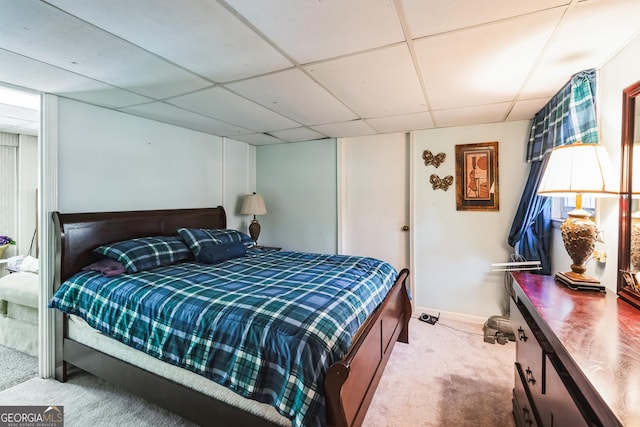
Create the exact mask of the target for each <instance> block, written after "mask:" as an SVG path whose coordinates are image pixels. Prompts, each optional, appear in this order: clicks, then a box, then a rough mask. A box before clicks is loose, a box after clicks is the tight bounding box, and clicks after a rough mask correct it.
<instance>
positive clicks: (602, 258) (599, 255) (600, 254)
mask: <svg viewBox="0 0 640 427" xmlns="http://www.w3.org/2000/svg"><path fill="white" fill-rule="evenodd" d="M591 256H592V257H593V259H595V260H596V261H598V262H602V263H605V262H607V253H606V252H605V251H593V253H592V255H591Z"/></svg>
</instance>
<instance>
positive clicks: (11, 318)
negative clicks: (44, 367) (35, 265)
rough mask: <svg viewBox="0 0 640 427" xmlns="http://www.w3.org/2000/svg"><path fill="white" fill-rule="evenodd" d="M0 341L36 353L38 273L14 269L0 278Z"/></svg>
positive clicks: (17, 348) (11, 346)
mask: <svg viewBox="0 0 640 427" xmlns="http://www.w3.org/2000/svg"><path fill="white" fill-rule="evenodd" d="M0 345H3V346H5V347H9V348H13V349H14V350H18V351H21V352H23V353H26V354H30V355H31V356H36V355H37V354H38V275H37V274H35V273H30V272H17V273H11V274H8V275H6V276H4V277H2V278H0Z"/></svg>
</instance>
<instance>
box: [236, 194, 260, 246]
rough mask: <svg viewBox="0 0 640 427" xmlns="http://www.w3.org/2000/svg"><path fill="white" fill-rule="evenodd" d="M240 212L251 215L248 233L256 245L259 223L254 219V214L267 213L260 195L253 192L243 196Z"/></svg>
mask: <svg viewBox="0 0 640 427" xmlns="http://www.w3.org/2000/svg"><path fill="white" fill-rule="evenodd" d="M240 213H241V214H242V215H253V221H251V225H249V235H250V236H251V239H252V240H253V243H254V244H255V245H256V246H257V245H258V236H260V223H259V222H258V220H257V219H256V215H265V214H266V213H267V208H266V207H265V205H264V199H263V198H262V196H261V195H260V194H256V193H255V192H254V193H253V194H248V195H246V196H244V202H243V203H242V209H240Z"/></svg>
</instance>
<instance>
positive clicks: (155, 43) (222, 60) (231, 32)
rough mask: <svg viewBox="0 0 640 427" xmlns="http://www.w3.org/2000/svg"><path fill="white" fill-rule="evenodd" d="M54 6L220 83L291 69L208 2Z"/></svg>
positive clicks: (69, 2)
mask: <svg viewBox="0 0 640 427" xmlns="http://www.w3.org/2000/svg"><path fill="white" fill-rule="evenodd" d="M49 3H51V4H54V5H56V6H57V7H59V8H61V9H63V10H65V11H67V12H69V13H71V14H73V15H75V16H77V17H79V18H81V19H83V20H85V21H88V22H91V23H92V24H94V25H96V26H98V27H100V28H103V29H105V30H107V31H109V32H110V33H113V34H115V35H117V36H119V37H122V38H124V39H126V40H129V41H131V42H133V43H135V44H136V45H138V46H140V47H143V48H144V49H146V50H148V51H150V52H153V53H155V54H157V55H159V56H162V57H164V58H167V59H168V60H170V61H171V62H173V63H175V64H178V65H180V66H182V67H184V68H187V69H190V70H192V71H194V72H195V73H198V74H199V75H201V76H204V77H206V78H208V79H211V80H212V81H215V82H225V81H230V80H237V79H241V78H245V77H248V76H252V75H256V74H263V73H268V72H271V71H275V70H279V69H283V68H287V67H290V66H291V65H292V64H291V62H290V61H289V60H287V59H286V58H285V57H284V56H283V55H282V54H280V53H279V52H278V51H277V50H276V49H275V48H274V47H272V46H271V45H270V44H269V43H267V42H266V41H265V40H263V39H262V38H260V37H259V36H258V35H257V34H256V33H254V32H253V31H251V30H250V29H249V28H247V27H246V26H245V25H244V24H243V23H242V22H241V21H240V20H239V19H238V18H237V17H236V16H234V15H233V14H232V13H230V12H229V11H227V10H226V9H225V8H224V7H223V6H221V5H220V4H219V3H217V2H214V1H208V0H180V2H179V7H176V5H177V3H176V2H175V0H136V1H133V2H132V1H130V0H109V1H108V2H85V1H77V0H49Z"/></svg>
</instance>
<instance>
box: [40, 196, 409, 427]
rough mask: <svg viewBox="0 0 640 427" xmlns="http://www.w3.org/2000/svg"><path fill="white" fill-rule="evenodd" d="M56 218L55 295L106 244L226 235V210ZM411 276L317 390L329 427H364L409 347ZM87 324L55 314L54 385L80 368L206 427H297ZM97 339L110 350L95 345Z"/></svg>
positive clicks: (396, 285)
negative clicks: (393, 362)
mask: <svg viewBox="0 0 640 427" xmlns="http://www.w3.org/2000/svg"><path fill="white" fill-rule="evenodd" d="M53 219H54V223H55V226H56V236H57V246H56V265H57V266H56V273H55V280H54V282H55V283H54V292H55V291H57V289H58V288H59V287H60V285H61V284H63V282H65V281H67V279H69V278H71V277H72V276H74V275H75V274H76V273H78V272H80V271H81V270H82V269H83V267H85V266H87V265H88V264H90V263H92V262H94V261H95V260H96V255H95V254H94V252H93V250H94V249H95V248H96V247H98V246H100V245H102V244H105V243H111V242H116V241H121V240H127V239H132V238H139V237H145V236H171V235H175V234H176V230H177V229H179V228H181V227H182V228H194V229H198V228H200V229H202V228H206V229H225V228H226V214H225V211H224V209H223V208H222V207H217V208H206V209H178V210H156V211H131V212H104V213H81V214H61V213H54V214H53ZM280 256H281V257H285V256H297V255H295V254H281V255H280ZM408 274H409V272H408V270H406V269H405V270H402V271H400V272H399V273H397V275H396V276H395V277H394V278H395V280H394V281H393V283H392V284H391V285H390V290H389V292H388V293H387V294H386V296H384V297H383V300H382V302H381V303H380V304H378V305H377V306H376V307H375V308H374V309H373V310H372V312H371V314H370V315H369V316H368V317H367V318H366V319H365V320H364V321H363V322H362V324H361V325H359V326H358V328H357V330H356V331H355V332H353V334H352V338H353V340H352V341H351V342H350V345H349V347H348V348H347V349H346V350H345V351H344V355H343V357H341V358H340V359H339V360H336V361H333V362H332V363H331V365H330V366H329V367H328V368H327V369H326V372H323V373H322V376H321V378H322V380H319V382H322V384H317V388H319V389H320V390H321V394H322V395H323V399H324V404H323V411H326V414H325V419H326V425H328V426H357V425H360V424H361V423H362V421H363V419H364V417H365V414H366V411H367V408H368V406H369V404H370V402H371V399H372V397H373V394H374V393H375V389H376V387H377V384H378V381H379V379H380V376H381V375H382V372H383V370H384V367H385V365H386V363H387V361H388V358H389V356H390V354H391V351H392V349H393V347H394V345H395V342H396V341H401V342H404V343H408V324H409V319H410V315H411V303H410V300H409V297H408V291H407V288H406V279H407V277H408ZM82 323H83V322H82V321H79V320H78V319H77V318H76V316H73V315H69V314H63V313H62V312H60V311H58V310H56V378H57V379H58V380H60V381H66V379H67V377H68V372H69V369H70V368H71V367H77V368H80V369H82V370H85V371H87V372H90V373H92V374H94V375H96V376H98V377H101V378H104V379H105V380H107V381H109V382H111V383H113V384H114V385H117V386H120V387H123V388H125V389H127V390H129V391H132V392H134V393H136V394H138V395H140V396H142V397H144V398H146V399H147V400H149V401H151V402H153V403H156V404H159V405H160V406H163V407H165V408H167V409H168V410H170V411H172V412H175V413H177V414H179V415H181V416H183V417H185V418H187V419H190V420H192V421H194V422H196V423H198V424H201V425H208V424H211V423H212V422H213V421H212V420H215V422H216V423H220V424H222V425H226V424H234V425H247V426H256V425H262V426H273V425H291V421H290V420H289V419H287V418H286V417H283V416H282V414H281V413H275V414H274V411H273V410H272V409H273V407H272V406H271V405H268V404H267V405H264V404H261V403H256V405H257V406H258V408H257V409H256V408H255V407H254V406H256V405H254V403H253V402H252V401H251V399H244V398H239V399H240V400H239V401H238V399H237V398H236V397H234V396H233V395H234V393H229V392H228V390H225V389H224V388H223V387H221V388H222V389H223V390H214V391H211V390H209V386H208V383H213V381H208V380H206V379H203V377H202V376H200V375H197V374H195V373H193V372H189V371H187V370H185V369H181V368H180V367H177V366H165V365H170V364H167V363H164V362H161V361H159V360H157V359H156V360H149V359H145V358H144V357H149V355H147V354H144V353H142V352H139V351H138V350H134V349H130V348H123V347H126V346H124V345H122V344H121V343H119V342H116V341H115V340H113V339H111V338H106V339H103V338H102V337H101V336H100V335H101V334H98V333H95V332H93V333H91V332H86V330H87V329H88V328H86V325H85V326H82ZM89 329H90V328H89ZM83 330H84V331H85V332H82V331H83ZM98 340H101V341H106V342H107V343H106V344H104V343H102V344H100V343H94V342H97V341H98ZM136 352H137V353H141V355H140V357H142V359H140V358H139V357H138V355H136V354H134V355H132V354H131V353H136ZM151 359H153V358H151ZM194 375H195V376H194ZM212 386H215V384H212ZM213 388H214V389H215V387H213ZM225 393H226V395H225ZM287 422H288V424H287ZM298 422H300V421H299V420H298ZM294 424H295V421H294Z"/></svg>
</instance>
